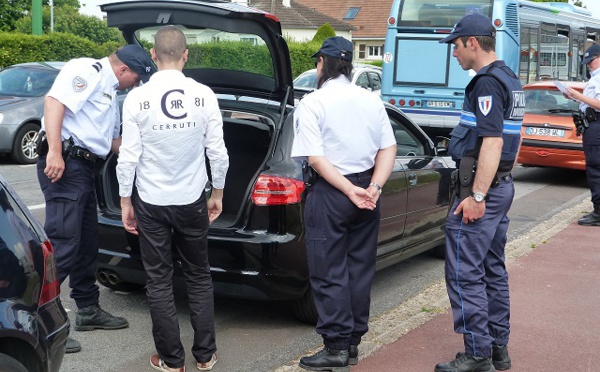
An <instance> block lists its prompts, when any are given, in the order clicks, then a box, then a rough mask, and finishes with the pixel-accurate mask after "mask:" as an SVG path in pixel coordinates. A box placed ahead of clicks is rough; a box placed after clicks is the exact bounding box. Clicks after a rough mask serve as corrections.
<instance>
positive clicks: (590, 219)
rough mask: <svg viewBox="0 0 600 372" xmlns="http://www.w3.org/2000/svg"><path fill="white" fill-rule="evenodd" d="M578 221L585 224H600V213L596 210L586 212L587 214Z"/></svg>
mask: <svg viewBox="0 0 600 372" xmlns="http://www.w3.org/2000/svg"><path fill="white" fill-rule="evenodd" d="M577 223H578V224H580V225H583V226H600V214H598V213H596V212H595V211H594V212H592V213H590V214H586V215H585V216H583V217H581V218H580V219H579V220H578V221H577Z"/></svg>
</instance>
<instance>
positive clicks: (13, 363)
mask: <svg viewBox="0 0 600 372" xmlns="http://www.w3.org/2000/svg"><path fill="white" fill-rule="evenodd" d="M0 371H2V372H28V371H27V368H25V366H24V365H23V364H21V362H19V361H18V360H16V359H13V358H11V357H10V356H8V355H6V354H0Z"/></svg>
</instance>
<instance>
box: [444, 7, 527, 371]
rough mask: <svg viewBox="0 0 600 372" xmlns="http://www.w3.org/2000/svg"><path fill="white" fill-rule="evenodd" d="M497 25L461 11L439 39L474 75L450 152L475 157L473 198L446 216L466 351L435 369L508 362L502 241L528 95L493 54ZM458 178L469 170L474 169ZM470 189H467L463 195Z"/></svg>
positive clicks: (464, 159) (453, 298) (451, 291)
mask: <svg viewBox="0 0 600 372" xmlns="http://www.w3.org/2000/svg"><path fill="white" fill-rule="evenodd" d="M495 36H496V29H495V28H494V26H493V25H492V23H491V22H490V20H489V19H488V18H487V17H485V16H483V15H480V14H469V15H467V16H465V17H463V18H462V19H461V20H460V21H459V22H458V23H457V24H456V26H455V27H454V29H453V30H452V33H451V34H450V35H449V36H447V37H446V38H444V39H442V40H441V41H440V42H441V43H452V44H453V47H454V49H453V53H452V55H453V56H454V57H455V58H456V59H457V60H458V63H459V64H460V66H461V67H462V68H463V69H464V70H471V69H472V70H474V71H476V72H477V74H476V75H475V76H474V77H473V79H472V80H471V82H470V83H469V84H468V85H467V87H466V90H465V99H464V103H463V110H462V113H461V116H460V121H459V124H458V125H457V126H456V127H455V128H454V129H453V131H452V133H451V140H450V146H449V153H450V155H451V156H452V158H453V159H454V160H455V161H456V163H457V168H459V169H460V168H463V169H465V168H469V167H470V166H469V167H467V166H465V165H466V164H469V160H470V159H473V158H474V159H476V160H477V163H476V168H475V173H474V175H473V182H472V184H471V185H470V186H468V187H470V190H469V191H470V196H466V197H465V198H464V199H462V200H460V198H457V199H456V200H455V201H454V204H453V205H452V206H451V210H450V212H449V214H448V218H447V222H446V266H445V271H446V287H447V290H448V296H449V298H450V303H451V306H452V313H453V316H454V330H455V331H456V332H457V333H462V334H463V341H464V346H465V350H464V352H460V353H458V354H457V356H456V359H454V360H452V361H451V362H449V363H441V364H438V365H437V366H436V367H435V371H436V372H471V371H472V372H475V371H477V372H484V371H485V372H488V371H494V370H495V369H497V370H501V371H502V370H506V369H509V368H510V366H511V360H510V357H509V355H508V349H507V344H508V337H509V318H510V303H509V291H508V274H507V272H506V267H505V264H504V259H505V256H504V247H505V244H506V232H507V230H508V224H509V219H508V217H507V214H508V211H509V209H510V206H511V204H512V201H513V198H514V193H515V191H514V185H513V181H512V177H511V175H510V172H511V170H512V168H513V165H514V163H515V159H516V157H517V153H518V150H519V146H520V143H521V126H522V121H523V112H524V107H525V97H524V94H523V90H522V87H521V84H520V82H519V79H518V78H517V77H516V76H515V74H514V73H513V72H512V71H511V70H510V69H509V68H508V67H507V66H506V65H505V64H504V62H503V61H500V60H498V59H497V56H496V53H495V51H494V50H495V44H496V39H495ZM463 169H461V174H460V177H465V176H466V177H468V176H469V175H472V172H473V167H470V169H465V172H463ZM467 195H468V194H467Z"/></svg>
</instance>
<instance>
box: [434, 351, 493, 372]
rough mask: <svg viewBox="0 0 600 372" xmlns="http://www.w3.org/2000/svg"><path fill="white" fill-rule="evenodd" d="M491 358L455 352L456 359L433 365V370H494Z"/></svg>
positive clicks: (484, 371)
mask: <svg viewBox="0 0 600 372" xmlns="http://www.w3.org/2000/svg"><path fill="white" fill-rule="evenodd" d="M495 371H496V370H495V369H494V365H493V364H492V358H477V357H474V356H472V355H467V354H465V353H458V354H456V359H454V360H453V361H451V362H448V363H440V364H438V365H437V366H435V372H495Z"/></svg>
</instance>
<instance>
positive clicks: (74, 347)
mask: <svg viewBox="0 0 600 372" xmlns="http://www.w3.org/2000/svg"><path fill="white" fill-rule="evenodd" d="M80 351H81V344H80V343H79V341H77V340H74V339H72V338H71V337H69V338H68V339H67V348H66V350H65V353H67V354H71V353H78V352H80Z"/></svg>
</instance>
